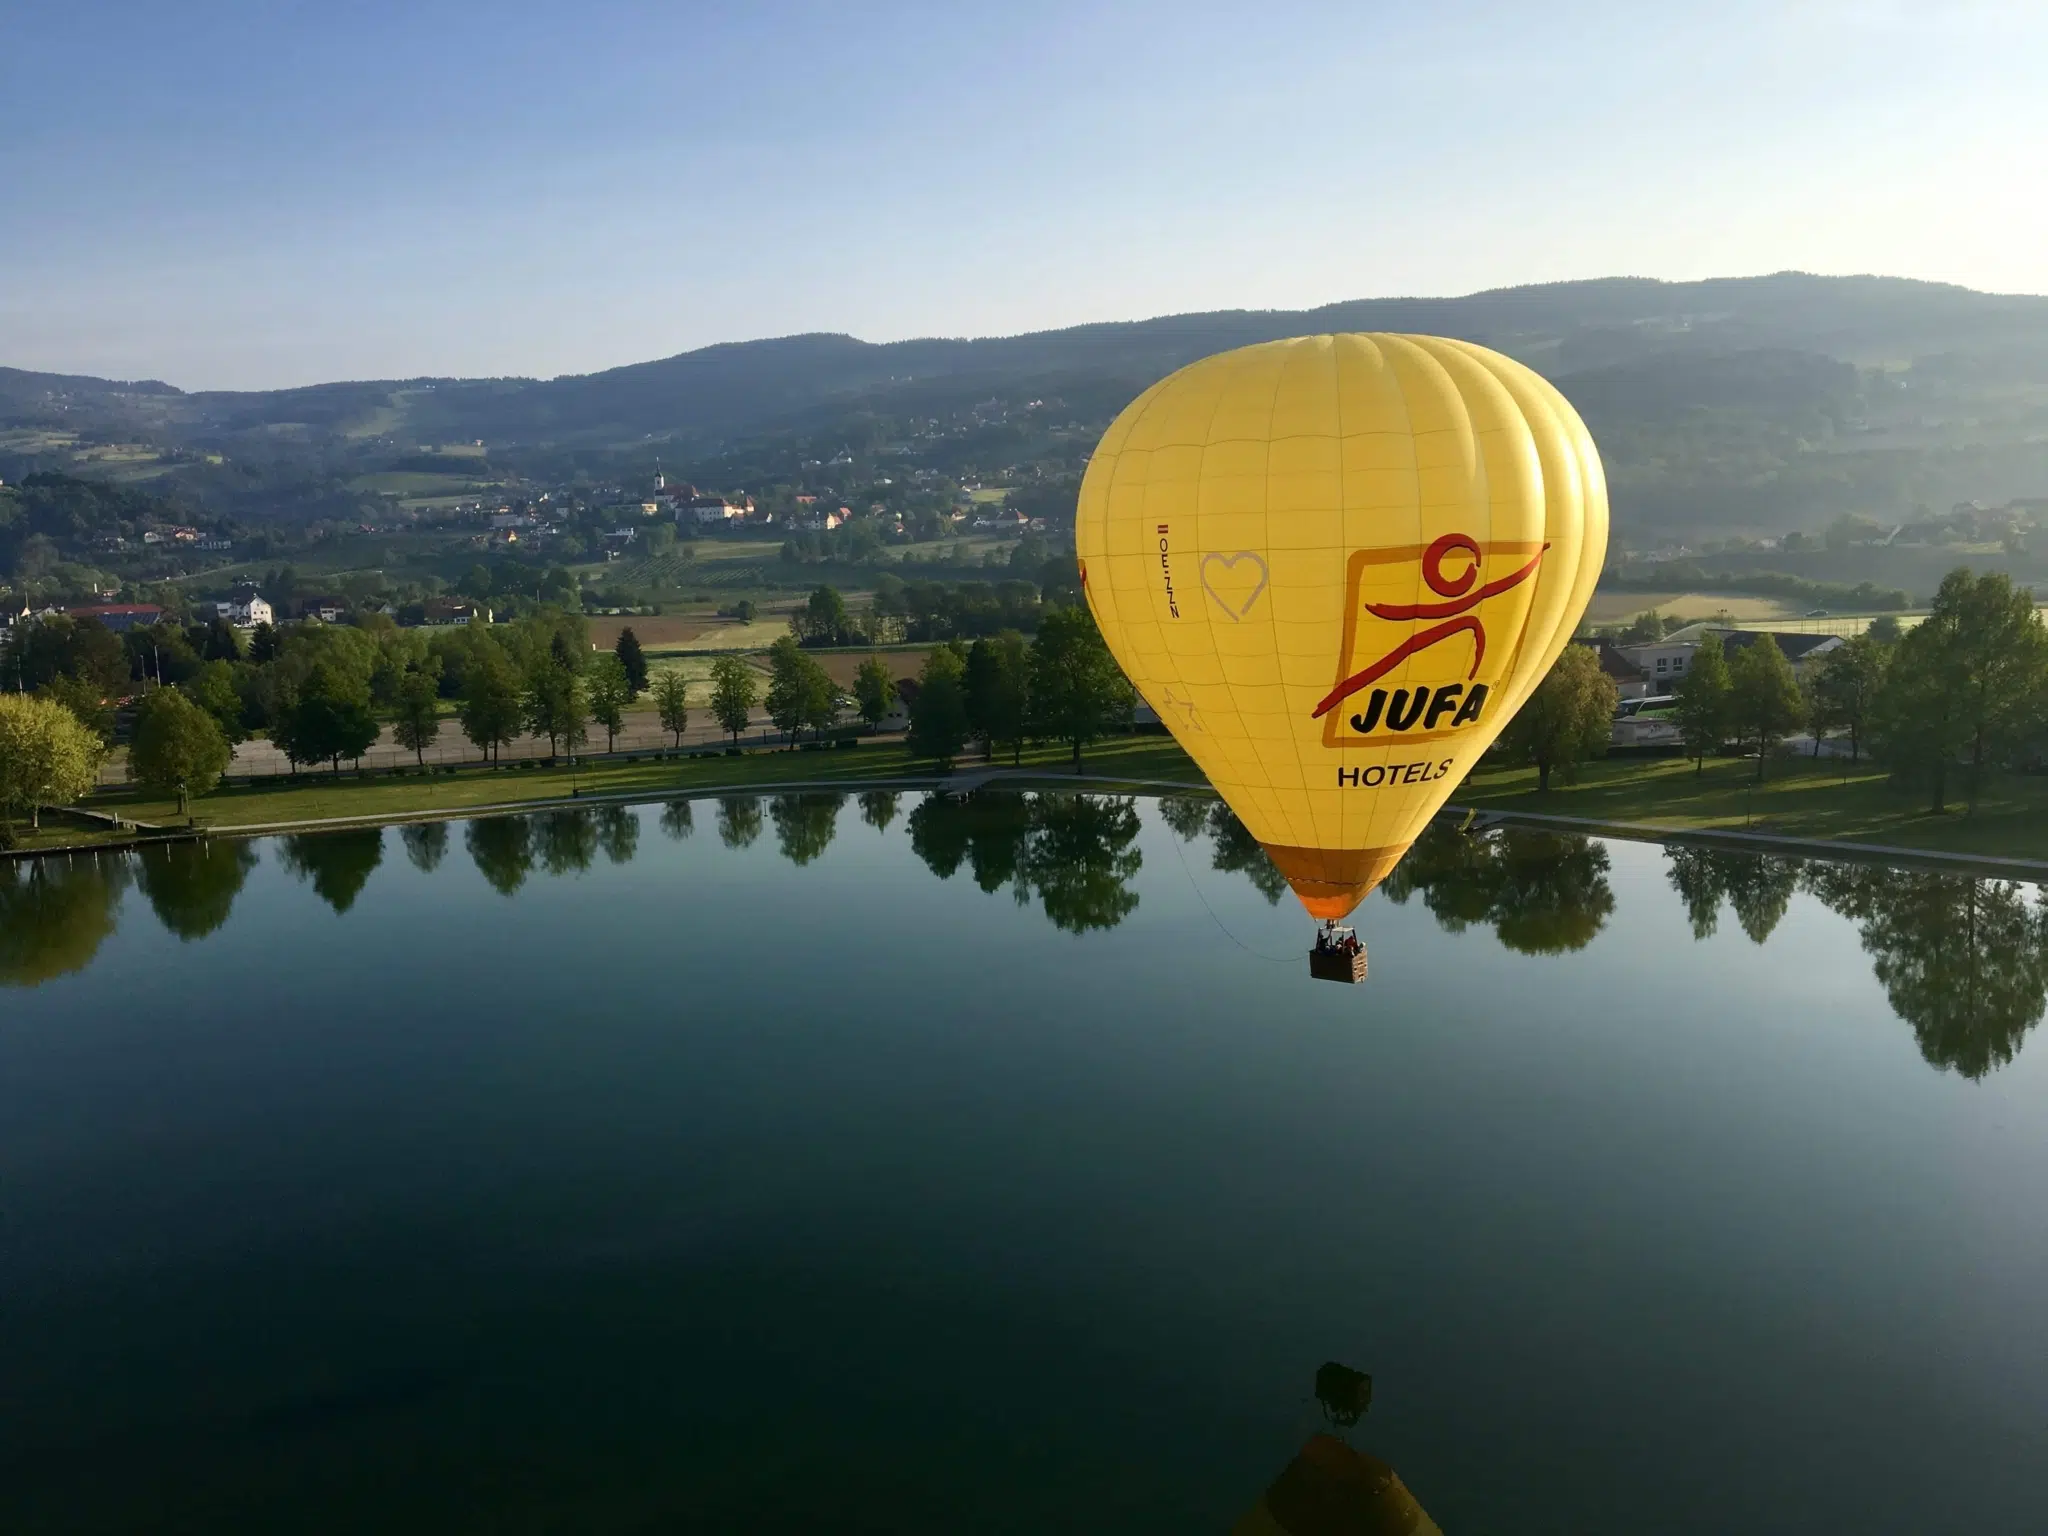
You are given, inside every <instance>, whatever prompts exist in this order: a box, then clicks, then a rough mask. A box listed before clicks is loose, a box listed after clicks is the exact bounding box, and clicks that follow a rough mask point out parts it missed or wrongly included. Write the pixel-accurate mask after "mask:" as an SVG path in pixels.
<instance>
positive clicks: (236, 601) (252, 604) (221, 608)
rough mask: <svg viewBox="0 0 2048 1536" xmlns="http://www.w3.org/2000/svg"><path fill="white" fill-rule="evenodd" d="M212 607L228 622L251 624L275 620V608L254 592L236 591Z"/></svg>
mask: <svg viewBox="0 0 2048 1536" xmlns="http://www.w3.org/2000/svg"><path fill="white" fill-rule="evenodd" d="M213 607H214V611H215V612H216V613H217V614H219V616H220V617H221V618H224V619H226V620H227V621H228V622H229V623H230V624H239V625H244V626H253V625H257V624H275V623H276V622H277V610H276V609H274V608H272V607H271V606H270V603H269V602H268V601H267V600H266V599H265V598H263V597H261V596H259V595H258V594H257V593H254V592H237V593H236V594H235V595H234V596H233V597H231V598H229V599H228V600H227V601H226V602H221V603H215V604H214V605H213Z"/></svg>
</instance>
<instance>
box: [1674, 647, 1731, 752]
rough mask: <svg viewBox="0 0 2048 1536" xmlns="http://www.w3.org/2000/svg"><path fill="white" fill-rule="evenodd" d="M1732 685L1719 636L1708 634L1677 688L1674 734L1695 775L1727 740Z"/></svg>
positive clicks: (1729, 727)
mask: <svg viewBox="0 0 2048 1536" xmlns="http://www.w3.org/2000/svg"><path fill="white" fill-rule="evenodd" d="M1732 686H1733V685H1732V684H1731V683H1730V681H1729V677H1728V658H1727V657H1726V656H1724V655H1723V654H1722V653H1721V637H1720V636H1719V635H1712V634H1710V635H1708V636H1707V637H1706V638H1705V639H1703V640H1702V641H1700V643H1699V646H1698V648H1697V649H1696V650H1694V652H1693V655H1692V664H1691V666H1690V668H1689V669H1688V671H1687V672H1686V674H1685V681H1684V682H1682V683H1680V684H1679V685H1678V711H1677V713H1678V734H1679V737H1680V738H1681V739H1682V740H1683V741H1684V742H1685V755H1686V756H1687V757H1689V758H1691V759H1692V760H1693V772H1694V773H1695V774H1697V773H1699V772H1700V771H1701V770H1702V769H1704V768H1705V767H1706V762H1707V756H1708V754H1709V753H1713V752H1718V751H1720V750H1721V743H1722V742H1724V741H1726V740H1727V739H1728V733H1729V731H1730V729H1731V728H1732V727H1731V726H1730V724H1729V694H1730V690H1731V688H1732Z"/></svg>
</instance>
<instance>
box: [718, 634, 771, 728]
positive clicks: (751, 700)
mask: <svg viewBox="0 0 2048 1536" xmlns="http://www.w3.org/2000/svg"><path fill="white" fill-rule="evenodd" d="M760 697H761V692H760V685H759V684H758V683H757V682H756V681H755V680H754V673H753V669H752V668H750V667H749V666H748V665H747V663H746V660H745V659H744V658H743V657H740V656H737V655H734V654H733V653H732V652H730V651H728V652H727V653H726V654H725V655H723V656H720V657H719V658H718V659H717V660H716V661H714V662H713V663H712V664H711V717H712V718H713V719H714V720H716V721H717V722H718V724H719V728H720V729H721V730H724V731H728V732H730V733H731V735H732V739H733V743H734V745H738V743H739V739H740V732H741V731H744V730H745V729H746V728H747V724H748V722H749V721H751V720H752V719H753V717H754V705H755V703H756V702H757V701H758V700H759V699H760Z"/></svg>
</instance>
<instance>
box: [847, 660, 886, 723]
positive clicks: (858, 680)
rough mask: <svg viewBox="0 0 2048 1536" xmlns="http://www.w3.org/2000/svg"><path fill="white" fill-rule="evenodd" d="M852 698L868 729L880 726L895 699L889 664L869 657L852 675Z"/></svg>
mask: <svg viewBox="0 0 2048 1536" xmlns="http://www.w3.org/2000/svg"><path fill="white" fill-rule="evenodd" d="M853 698H854V702H855V703H856V704H858V705H859V706H860V717H861V719H863V720H865V721H866V722H867V723H868V725H869V726H870V727H873V726H877V725H880V724H881V723H882V721H883V719H884V718H885V717H887V715H888V713H889V706H890V705H891V704H892V703H894V702H895V699H896V680H895V679H894V678H892V677H890V676H889V664H888V663H887V662H885V661H883V660H882V658H881V657H879V656H870V657H869V658H868V659H867V660H866V661H864V662H862V663H861V664H860V670H859V671H857V672H855V673H854V675H853Z"/></svg>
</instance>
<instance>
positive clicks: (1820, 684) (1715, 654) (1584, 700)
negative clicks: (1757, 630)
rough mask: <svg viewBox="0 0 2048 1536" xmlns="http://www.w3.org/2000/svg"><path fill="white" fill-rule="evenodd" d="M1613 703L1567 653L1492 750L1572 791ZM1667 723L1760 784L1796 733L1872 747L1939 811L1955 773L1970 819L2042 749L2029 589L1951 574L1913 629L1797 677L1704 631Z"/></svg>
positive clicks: (1589, 666) (1875, 632) (2044, 690)
mask: <svg viewBox="0 0 2048 1536" xmlns="http://www.w3.org/2000/svg"><path fill="white" fill-rule="evenodd" d="M1617 702H1618V700H1617V698H1616V693H1615V689H1614V685H1613V683H1612V682H1611V681H1610V680H1609V679H1608V678H1607V677H1606V676H1604V675H1603V674H1602V672H1601V670H1600V663H1599V657H1598V655H1597V653H1596V652H1594V651H1593V650H1592V648H1590V647H1588V646H1584V645H1573V646H1568V647H1567V648H1566V649H1565V652H1564V654H1563V655H1562V656H1560V657H1559V658H1558V661H1557V663H1556V665H1555V666H1554V667H1552V669H1551V670H1550V672H1549V673H1548V674H1547V675H1546V676H1545V678H1544V680H1543V682H1542V683H1541V684H1539V685H1538V687H1537V689H1536V691H1535V693H1534V694H1533V695H1532V696H1531V697H1530V699H1529V702H1528V703H1527V704H1525V705H1524V706H1523V707H1522V709H1521V710H1520V712H1518V713H1517V714H1516V716H1515V718H1514V719H1513V720H1511V721H1510V722H1509V723H1508V726H1507V729H1506V730H1505V731H1503V732H1502V733H1501V738H1500V743H1499V747H1498V750H1499V752H1500V753H1501V754H1502V755H1503V756H1505V757H1506V758H1507V759H1508V760H1509V761H1511V762H1520V763H1529V764H1533V765H1534V766H1535V767H1536V769H1537V779H1538V785H1539V787H1540V788H1543V789H1548V788H1549V787H1550V781H1551V777H1552V775H1553V774H1554V773H1555V774H1557V775H1558V776H1559V777H1561V778H1562V779H1563V780H1564V781H1565V782H1567V783H1569V782H1571V780H1572V778H1573V777H1574V776H1575V775H1576V772H1577V769H1578V766H1579V765H1580V764H1581V763H1583V762H1584V761H1585V760H1586V759H1587V758H1589V757H1595V756H1598V755H1599V754H1600V753H1602V752H1603V751H1604V750H1605V749H1606V745H1607V742H1608V740H1609V737H1610V734H1611V731H1612V721H1613V716H1614V711H1615V707H1616V704H1617ZM1675 714H1676V717H1677V725H1678V730H1679V734H1680V736H1681V738H1682V740H1683V741H1684V744H1685V751H1686V755H1687V756H1689V757H1691V758H1692V759H1693V760H1694V763H1695V766H1696V768H1700V769H1703V768H1704V766H1705V762H1706V759H1707V758H1708V757H1710V756H1713V755H1715V754H1717V753H1720V752H1722V751H1723V750H1725V749H1726V748H1727V747H1729V746H1730V745H1731V744H1732V745H1734V746H1735V747H1737V748H1738V749H1739V750H1741V751H1743V752H1745V753H1749V754H1753V755H1754V756H1755V758H1756V775H1757V777H1758V778H1759V779H1761V778H1763V777H1764V774H1765V771H1766V766H1767V764H1768V763H1769V761H1770V758H1771V757H1772V755H1773V753H1774V752H1776V751H1777V750H1778V749H1779V748H1780V747H1781V745H1782V744H1783V743H1784V741H1785V740H1786V738H1787V737H1789V736H1792V735H1793V734H1795V733H1797V732H1800V731H1802V730H1803V731H1809V732H1811V733H1812V737H1813V750H1814V752H1815V753H1816V754H1818V752H1819V751H1820V745H1821V742H1822V741H1823V740H1825V739H1826V738H1828V737H1831V736H1840V737H1846V738H1847V742H1848V746H1849V755H1850V758H1851V760H1852V761H1854V760H1856V759H1859V758H1860V757H1861V755H1862V754H1863V752H1864V751H1865V750H1869V751H1870V752H1872V753H1873V754H1874V755H1875V756H1876V757H1877V758H1878V760H1879V761H1881V762H1882V763H1884V764H1885V765H1886V766H1887V767H1888V768H1889V769H1890V770H1891V773H1892V776H1893V778H1894V779H1895V780H1897V781H1898V782H1899V783H1901V784H1903V785H1909V786H1914V787H1918V788H1920V789H1923V790H1924V791H1926V793H1927V794H1928V797H1929V804H1930V808H1931V809H1932V810H1934V811H1936V812H1940V811H1942V810H1943V809H1945V808H1946V805H1947V800H1948V794H1949V789H1950V785H1951V782H1952V779H1953V776H1954V775H1955V774H1956V773H1957V772H1958V771H1960V772H1961V773H1962V774H1963V775H1964V781H1965V787H1966V792H1967V797H1968V802H1969V805H1970V808H1971V809H1972V810H1974V809H1975V808H1976V805H1977V801H1978V797H1979V795H1980V794H1981V792H1982V790H1983V786H1984V782H1985V775H1986V773H1987V772H1988V771H1990V770H1992V769H1995V768H2018V767H2026V766H2031V765H2032V764H2034V763H2036V762H2038V761H2039V760H2040V758H2041V756H2042V754H2043V749H2044V746H2048V628H2044V627H2043V625H2042V624H2041V621H2040V617H2039V615H2038V613H2037V612H2036V609H2035V605H2034V598H2033V594H2032V593H2031V592H2029V591H2027V590H2026V589H2024V588H2020V587H2015V586H2014V585H2013V583H2012V580H2011V578H2009V577H2007V576H2005V575H2003V574H2002V573H1996V572H1994V573H1990V574H1986V575H1982V576H1978V575H1973V574H1971V573H1970V572H1969V571H1967V570H1956V571H1953V572H1951V573H1950V574H1949V576H1948V577H1947V578H1946V579H1945V580H1944V581H1943V582H1942V584H1941V588H1940V590H1939V591H1938V592H1937V593H1936V594H1935V598H1934V602H1933V605H1932V607H1931V609H1930V611H1929V613H1928V615H1927V617H1926V618H1925V619H1923V620H1922V621H1921V622H1919V623H1918V624H1915V625H1913V626H1911V627H1910V628H1907V627H1903V626H1901V625H1899V624H1897V623H1895V622H1888V621H1880V622H1879V623H1875V624H1873V625H1871V626H1870V628H1869V629H1867V630H1866V631H1864V632H1863V633H1862V634H1859V635H1856V636H1853V637H1851V638H1849V639H1847V640H1845V641H1844V643H1843V644H1841V645H1840V646H1837V647H1834V648H1833V649H1832V650H1830V651H1829V652H1828V653H1827V654H1826V655H1824V656H1822V657H1821V658H1819V659H1818V660H1817V662H1816V663H1815V664H1814V665H1812V666H1811V667H1809V669H1808V670H1807V672H1806V675H1805V676H1804V677H1803V678H1802V677H1801V676H1800V675H1798V674H1797V673H1796V672H1795V671H1794V670H1793V667H1792V664H1791V663H1790V662H1789V661H1788V660H1787V659H1786V657H1785V654H1784V652H1783V651H1782V650H1780V649H1779V647H1778V642H1777V641H1776V640H1775V639H1773V638H1772V637H1771V636H1770V635H1767V634H1760V635H1756V636H1754V637H1745V643H1744V644H1742V645H1741V646H1740V647H1738V648H1735V649H1734V650H1733V651H1732V652H1731V651H1730V650H1728V649H1727V648H1725V647H1724V645H1723V643H1722V641H1721V639H1720V638H1719V637H1718V636H1716V635H1714V634H1711V633H1710V634H1708V635H1707V637H1706V638H1705V639H1704V640H1702V641H1701V642H1700V644H1699V646H1698V648H1697V649H1696V650H1695V651H1694V653H1693V655H1692V659H1691V662H1690V664H1689V666H1688V669H1687V671H1686V674H1685V678H1684V680H1683V681H1682V682H1681V683H1680V684H1679V685H1678V691H1677V703H1676V708H1675Z"/></svg>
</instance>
